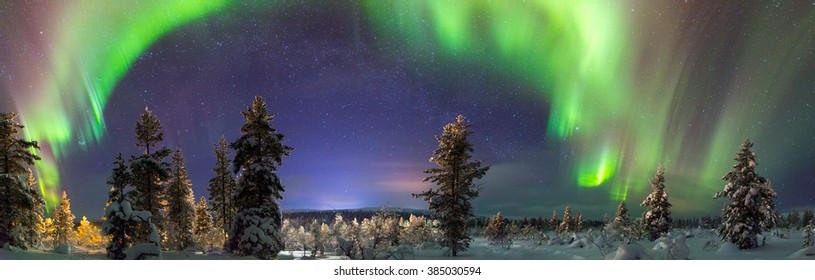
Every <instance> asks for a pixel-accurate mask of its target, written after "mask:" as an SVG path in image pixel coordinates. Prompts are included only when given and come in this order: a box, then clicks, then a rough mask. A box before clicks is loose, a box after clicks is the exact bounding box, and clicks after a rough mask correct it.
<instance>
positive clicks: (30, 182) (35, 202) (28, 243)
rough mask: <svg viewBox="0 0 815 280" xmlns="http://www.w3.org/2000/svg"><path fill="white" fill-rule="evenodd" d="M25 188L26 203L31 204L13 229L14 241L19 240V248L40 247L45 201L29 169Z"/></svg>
mask: <svg viewBox="0 0 815 280" xmlns="http://www.w3.org/2000/svg"><path fill="white" fill-rule="evenodd" d="M26 171H27V172H26V177H25V182H26V183H25V187H26V188H27V189H26V191H27V192H28V193H27V194H28V197H29V199H28V201H30V202H31V205H30V206H31V207H30V208H27V209H28V210H27V211H25V212H24V213H23V215H22V220H21V221H20V225H19V226H17V227H15V228H14V230H13V231H14V232H15V233H16V234H14V236H16V238H15V239H17V240H19V242H16V243H18V244H19V245H22V246H20V247H21V248H31V247H42V238H43V235H42V231H40V230H39V227H40V225H41V224H42V223H43V221H44V220H43V213H44V212H45V199H43V197H42V194H41V193H40V191H39V186H38V184H37V179H36V178H35V177H34V173H33V172H32V171H31V168H29V169H28V170H26Z"/></svg>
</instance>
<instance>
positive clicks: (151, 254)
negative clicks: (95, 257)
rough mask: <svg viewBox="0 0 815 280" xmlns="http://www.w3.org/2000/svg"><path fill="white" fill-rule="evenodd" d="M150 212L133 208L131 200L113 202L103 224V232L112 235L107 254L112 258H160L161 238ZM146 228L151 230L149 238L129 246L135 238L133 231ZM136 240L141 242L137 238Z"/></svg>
mask: <svg viewBox="0 0 815 280" xmlns="http://www.w3.org/2000/svg"><path fill="white" fill-rule="evenodd" d="M150 216H151V214H150V212H148V211H137V210H133V208H132V206H131V204H130V201H129V200H126V199H125V200H122V201H121V203H120V202H117V201H113V202H111V204H109V205H108V207H107V209H106V210H105V222H104V223H103V224H102V233H103V234H104V235H110V236H111V241H110V243H109V244H108V246H107V248H106V250H107V256H108V258H111V259H135V260H142V259H160V258H161V238H159V234H158V231H156V227H155V226H154V225H153V223H152V222H151V219H150ZM137 230H146V231H147V232H149V234H148V235H147V236H149V239H148V240H145V241H141V242H142V243H139V244H136V245H133V246H132V247H131V248H128V247H129V246H130V245H131V243H132V242H134V241H133V240H130V236H133V232H135V231H137ZM135 242H140V241H138V240H136V241H135Z"/></svg>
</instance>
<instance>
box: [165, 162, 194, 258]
mask: <svg viewBox="0 0 815 280" xmlns="http://www.w3.org/2000/svg"><path fill="white" fill-rule="evenodd" d="M165 192H166V199H167V235H168V243H169V244H168V245H167V247H168V248H170V249H171V250H186V249H187V248H189V247H192V246H193V240H192V225H193V221H194V220H195V198H194V196H193V195H192V184H191V183H190V178H189V176H187V168H186V167H185V166H184V155H183V154H182V153H181V149H179V148H176V149H175V153H174V154H173V160H172V171H171V175H170V181H169V183H168V184H167V188H166V190H165Z"/></svg>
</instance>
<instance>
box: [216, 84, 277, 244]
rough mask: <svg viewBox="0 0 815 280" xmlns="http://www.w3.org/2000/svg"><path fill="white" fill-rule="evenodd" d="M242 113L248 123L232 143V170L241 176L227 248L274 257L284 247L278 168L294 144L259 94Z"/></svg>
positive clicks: (236, 192)
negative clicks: (285, 140)
mask: <svg viewBox="0 0 815 280" xmlns="http://www.w3.org/2000/svg"><path fill="white" fill-rule="evenodd" d="M242 114H243V117H244V118H245V119H246V123H245V124H244V125H243V126H242V127H241V137H240V138H239V139H238V140H237V141H235V142H233V143H232V144H230V147H231V148H232V149H234V150H235V158H234V159H233V161H232V162H233V165H232V171H233V172H235V173H238V172H239V171H240V179H239V182H238V186H237V188H236V189H235V206H236V209H237V214H236V215H235V220H234V221H233V224H232V227H231V228H230V234H229V241H228V243H227V249H229V250H230V251H232V252H233V253H234V254H237V255H253V256H255V257H257V258H259V259H272V258H276V257H277V254H278V253H279V252H280V250H282V249H283V238H282V236H281V233H280V228H281V227H282V225H283V217H282V214H281V212H280V206H279V205H278V200H281V199H283V195H282V193H283V191H284V187H283V184H282V183H281V182H280V177H278V176H277V168H278V166H280V165H281V164H282V163H283V157H286V156H289V153H290V152H291V151H292V150H293V148H292V147H289V146H286V145H284V144H283V142H282V140H283V138H284V137H285V136H284V135H283V134H281V133H277V130H276V129H274V128H272V126H271V121H272V119H273V118H274V115H273V114H270V113H269V112H267V111H266V101H265V100H263V98H261V97H260V96H256V97H255V100H254V101H253V102H252V105H251V106H249V108H248V109H247V112H243V113H242Z"/></svg>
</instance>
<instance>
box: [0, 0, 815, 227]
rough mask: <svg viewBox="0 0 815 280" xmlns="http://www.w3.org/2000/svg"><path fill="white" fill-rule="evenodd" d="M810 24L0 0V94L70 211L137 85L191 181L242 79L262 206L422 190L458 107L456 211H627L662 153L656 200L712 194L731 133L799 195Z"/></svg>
mask: <svg viewBox="0 0 815 280" xmlns="http://www.w3.org/2000/svg"><path fill="white" fill-rule="evenodd" d="M813 34H815V3H813V2H809V1H781V2H775V1H744V2H743V3H738V4H733V3H724V2H717V1H644V0H643V1H565V2H564V1H543V0H542V1H524V2H521V1H467V2H461V1H430V0H427V1H374V0H370V1H368V0H363V1H268V2H267V1H229V0H213V1H182V0H170V1H157V0H148V1H140V2H138V3H136V2H130V1H115V2H99V1H42V2H37V3H28V2H27V1H3V3H0V110H2V111H15V112H17V113H18V114H19V115H20V121H21V122H22V123H23V124H24V125H26V130H25V133H26V135H25V136H26V137H27V138H29V139H35V140H37V141H39V142H40V144H41V146H42V147H43V149H42V151H40V155H41V156H42V157H43V160H42V161H40V162H39V163H38V164H37V166H36V168H35V172H36V174H37V177H38V179H39V180H40V183H41V189H42V190H43V192H44V194H45V196H46V199H47V200H48V201H49V204H50V205H53V204H54V203H55V202H56V199H57V193H58V192H59V191H61V190H65V191H67V192H68V195H69V197H70V198H71V202H72V208H73V211H74V213H75V214H76V215H77V216H82V215H86V216H88V217H89V218H91V219H93V218H96V217H101V215H102V214H103V213H102V212H103V207H104V202H105V199H106V196H107V191H108V189H109V186H106V185H105V179H106V178H107V176H108V175H109V173H110V169H111V168H112V164H111V163H112V162H113V159H114V157H115V156H116V154H117V153H118V152H122V153H123V154H124V155H126V156H129V155H136V154H137V153H139V152H140V151H139V150H138V149H137V148H136V146H135V139H134V132H133V130H134V127H135V121H136V119H137V117H138V115H139V114H140V113H141V112H142V110H143V109H144V108H145V107H146V106H149V108H150V109H151V110H152V111H153V113H154V114H155V115H157V116H158V117H159V119H160V120H161V122H162V124H163V125H164V128H165V140H164V142H163V143H162V144H163V145H164V146H166V147H169V148H175V147H180V148H181V149H182V151H183V153H184V155H185V159H186V166H187V168H188V172H189V175H190V177H191V179H192V183H193V190H194V193H195V195H196V197H200V196H203V195H207V194H206V187H207V182H208V180H209V179H210V178H211V177H212V176H213V173H212V171H211V169H212V167H213V166H214V162H215V159H214V155H213V152H212V149H213V145H214V144H215V143H216V142H217V141H218V139H219V138H220V136H221V135H224V136H225V137H226V138H227V140H229V141H234V140H235V139H237V138H238V137H239V128H240V126H241V124H243V122H244V120H243V118H242V116H241V114H240V112H241V111H245V110H246V107H247V106H248V105H249V104H250V103H251V100H252V98H253V97H254V96H255V95H259V96H262V97H264V98H266V100H267V102H268V104H269V108H270V110H271V111H272V112H273V113H275V114H276V117H275V119H274V121H273V126H274V127H275V128H277V129H278V131H279V132H281V133H283V134H285V135H286V138H285V141H284V142H285V144H287V145H289V146H292V147H294V148H295V150H294V151H293V152H292V153H291V156H290V157H288V158H285V159H284V162H283V166H282V167H281V168H280V173H279V175H280V176H281V179H282V182H283V183H284V185H285V186H286V188H287V189H286V192H285V193H284V200H283V201H282V202H281V203H282V206H283V208H284V209H344V208H359V207H380V206H383V205H387V206H391V207H407V208H419V209H423V208H426V204H425V203H424V202H423V201H421V200H418V199H414V198H412V197H411V196H410V193H415V192H419V191H422V190H424V189H426V188H429V187H430V185H429V184H428V183H424V182H422V179H423V178H424V174H423V173H422V170H424V169H427V168H430V167H432V164H431V163H429V162H428V158H429V157H430V155H431V153H432V151H433V150H434V149H435V148H436V147H437V146H438V142H436V140H435V138H434V136H435V135H438V134H440V133H441V130H442V127H443V126H444V124H446V123H448V122H452V121H453V120H454V118H455V116H456V115H458V114H463V115H465V116H467V117H468V120H469V121H470V122H472V124H473V126H472V129H473V130H474V134H473V135H472V139H471V140H472V143H473V144H474V148H475V152H474V158H476V159H479V160H481V161H482V162H484V164H486V165H491V166H492V167H491V169H490V171H489V172H488V173H487V175H486V176H485V177H484V178H483V179H482V180H480V181H478V184H479V188H481V196H480V197H479V198H477V199H476V200H475V201H474V202H473V203H474V206H475V212H476V213H477V214H494V213H495V212H497V211H502V212H503V213H504V215H506V216H510V217H512V216H515V217H520V216H524V215H527V216H545V217H548V216H549V215H551V212H552V210H558V212H562V209H563V208H564V207H565V206H566V205H570V206H571V207H572V209H573V211H583V212H584V214H586V215H587V216H588V217H589V218H599V217H601V216H602V214H603V213H613V212H614V211H615V209H616V207H615V205H616V204H617V203H618V201H620V200H626V202H627V204H629V208H631V209H632V211H633V212H634V213H638V212H639V211H641V209H639V207H634V205H638V204H639V203H640V202H641V201H642V199H644V198H645V196H646V195H647V193H648V192H649V191H650V186H649V184H648V180H649V179H650V178H651V177H652V176H653V174H654V172H655V171H656V168H657V166H658V165H659V164H660V163H662V164H663V165H664V166H665V169H666V186H667V188H666V192H668V194H669V196H670V199H671V202H672V203H673V205H674V208H673V211H674V213H675V214H676V215H678V216H697V215H717V214H718V213H719V209H721V205H722V203H723V202H724V201H721V200H713V199H712V196H713V194H714V193H715V192H716V191H719V190H721V188H722V187H723V185H724V182H723V181H721V176H723V175H724V174H725V173H727V172H728V171H729V169H730V168H731V166H732V165H733V163H734V161H733V160H732V158H733V157H734V156H735V154H736V152H737V151H738V148H739V145H740V144H741V143H742V142H743V141H744V140H745V139H746V138H748V137H749V138H750V139H751V140H752V141H753V142H754V143H755V147H754V151H755V152H756V153H757V154H758V164H759V166H758V171H759V173H760V174H761V175H764V176H765V177H767V178H769V179H770V180H771V181H772V183H773V187H774V188H775V189H776V191H777V192H778V194H779V198H778V200H777V203H778V208H779V209H780V210H781V211H785V210H788V209H790V208H792V207H805V206H812V205H815V203H813V198H814V197H815V191H813V187H815V145H813V144H812V143H815V129H813V127H815V125H813V124H815V113H813V111H814V110H815V108H813V107H815V39H813V38H815V36H813Z"/></svg>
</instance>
